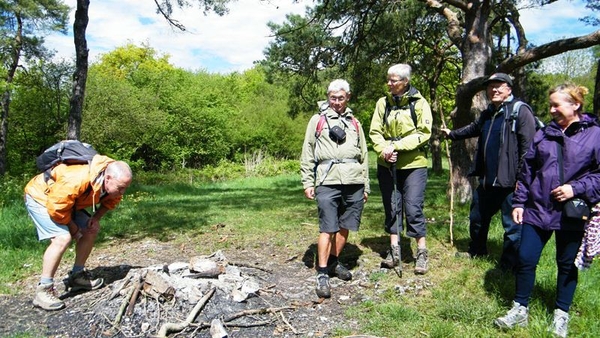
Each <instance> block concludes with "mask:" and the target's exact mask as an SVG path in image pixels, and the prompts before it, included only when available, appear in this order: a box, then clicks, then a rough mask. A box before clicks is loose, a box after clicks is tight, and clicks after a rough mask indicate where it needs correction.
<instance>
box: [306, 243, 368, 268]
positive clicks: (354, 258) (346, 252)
mask: <svg viewBox="0 0 600 338" xmlns="http://www.w3.org/2000/svg"><path fill="white" fill-rule="evenodd" d="M315 239H316V238H315ZM362 254H363V251H362V250H361V249H360V248H359V247H358V246H356V245H354V244H352V243H346V245H345V246H344V249H343V250H342V252H341V254H340V257H339V260H340V262H341V263H342V264H343V265H344V266H346V267H347V268H348V269H354V268H355V267H356V266H357V265H358V259H359V258H360V256H361V255H362ZM316 260H317V244H316V243H313V244H311V245H309V246H308V248H306V251H305V252H304V255H303V256H302V262H303V263H304V266H306V267H307V268H309V269H316V264H317V262H316Z"/></svg>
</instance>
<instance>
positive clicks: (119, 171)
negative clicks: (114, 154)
mask: <svg viewBox="0 0 600 338" xmlns="http://www.w3.org/2000/svg"><path fill="white" fill-rule="evenodd" d="M106 174H107V175H110V176H111V177H112V178H114V179H116V180H118V181H121V180H124V181H131V178H132V176H133V173H132V171H131V167H129V164H127V163H125V162H123V161H115V162H111V163H109V164H108V166H106Z"/></svg>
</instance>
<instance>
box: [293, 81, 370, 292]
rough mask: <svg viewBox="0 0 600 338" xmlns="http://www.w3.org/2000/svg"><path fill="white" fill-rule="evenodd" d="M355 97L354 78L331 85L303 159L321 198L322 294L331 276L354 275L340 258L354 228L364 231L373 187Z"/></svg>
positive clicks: (306, 184)
mask: <svg viewBox="0 0 600 338" xmlns="http://www.w3.org/2000/svg"><path fill="white" fill-rule="evenodd" d="M349 99H350V85H349V84H348V82H346V81H345V80H341V79H338V80H334V81H332V82H331V83H330V84H329V87H328V89H327V101H326V102H324V103H323V104H321V105H320V107H319V109H320V113H319V114H315V115H314V116H313V117H312V118H311V119H310V121H309V122H308V126H307V128H306V136H305V137H304V145H303V147H302V156H301V159H300V170H301V174H302V186H303V188H304V195H305V196H306V197H307V198H308V199H316V200H317V208H318V211H319V232H320V234H319V239H318V242H317V261H318V264H317V287H316V292H317V296H319V297H322V298H329V297H331V290H330V285H329V276H330V275H332V276H337V277H338V278H340V279H342V280H350V279H352V274H351V273H350V271H348V269H347V268H346V267H344V266H343V265H342V264H340V263H339V261H338V257H339V255H340V253H341V251H342V249H343V248H344V245H345V244H346V241H347V239H348V233H349V231H350V230H352V231H358V228H359V225H360V218H361V215H362V210H363V207H364V203H365V202H366V201H367V197H368V194H369V192H370V187H369V161H368V157H367V154H368V149H367V142H366V138H365V134H364V132H363V129H362V127H361V125H360V123H359V122H358V121H357V120H356V119H355V118H354V116H353V115H352V110H350V109H349V108H348V107H347V104H348V100H349Z"/></svg>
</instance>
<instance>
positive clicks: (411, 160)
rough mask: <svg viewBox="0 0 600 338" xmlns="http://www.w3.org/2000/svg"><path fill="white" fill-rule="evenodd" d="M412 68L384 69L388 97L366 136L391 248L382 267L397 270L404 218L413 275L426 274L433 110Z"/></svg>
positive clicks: (377, 109)
mask: <svg viewBox="0 0 600 338" xmlns="http://www.w3.org/2000/svg"><path fill="white" fill-rule="evenodd" d="M410 76H411V67H410V66H409V65H407V64H397V65H394V66H392V67H390V68H389V69H388V74H387V85H388V88H389V91H390V93H389V94H388V95H387V96H385V97H382V98H380V99H379V100H378V101H377V104H376V105H375V112H374V114H373V118H372V120H371V129H370V131H369V136H370V137H371V141H373V147H374V149H375V152H376V153H377V178H378V180H379V187H380V189H381V197H382V201H383V207H384V210H385V231H386V232H387V233H388V234H390V250H389V251H388V254H387V257H386V259H385V260H384V261H383V262H382V263H381V265H382V267H384V268H393V267H396V266H400V267H401V265H400V264H401V262H400V256H401V253H400V243H399V240H400V233H401V231H402V220H403V217H402V214H403V212H404V214H405V215H406V235H407V236H408V237H412V238H415V240H416V242H417V255H416V263H415V270H414V272H415V273H416V274H425V273H427V271H428V269H429V268H428V263H429V259H428V251H427V244H426V241H425V236H426V226H425V216H424V214H423V204H424V200H425V186H426V184H427V165H428V161H427V156H426V153H425V148H424V147H425V146H426V145H427V143H428V142H429V138H430V137H431V127H432V115H431V108H430V107H429V104H428V103H427V101H426V100H425V99H424V98H423V96H422V95H421V93H419V91H418V90H417V89H416V88H414V87H413V86H412V85H411V84H410Z"/></svg>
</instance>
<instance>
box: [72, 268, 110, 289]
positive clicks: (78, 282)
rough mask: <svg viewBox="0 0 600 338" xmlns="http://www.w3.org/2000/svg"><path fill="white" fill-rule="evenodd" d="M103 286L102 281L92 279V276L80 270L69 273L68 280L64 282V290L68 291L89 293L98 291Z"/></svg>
mask: <svg viewBox="0 0 600 338" xmlns="http://www.w3.org/2000/svg"><path fill="white" fill-rule="evenodd" d="M102 285H104V279H102V278H96V279H94V278H92V275H91V274H90V273H89V272H88V271H87V270H82V271H79V272H76V273H73V272H69V278H68V279H67V282H66V288H67V289H70V291H82V290H83V291H90V290H96V289H99V288H100V287H102Z"/></svg>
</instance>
